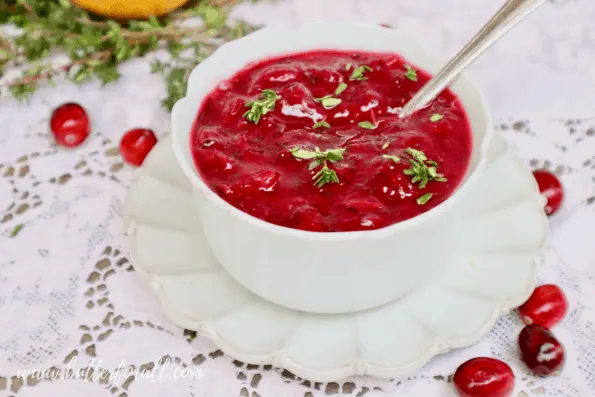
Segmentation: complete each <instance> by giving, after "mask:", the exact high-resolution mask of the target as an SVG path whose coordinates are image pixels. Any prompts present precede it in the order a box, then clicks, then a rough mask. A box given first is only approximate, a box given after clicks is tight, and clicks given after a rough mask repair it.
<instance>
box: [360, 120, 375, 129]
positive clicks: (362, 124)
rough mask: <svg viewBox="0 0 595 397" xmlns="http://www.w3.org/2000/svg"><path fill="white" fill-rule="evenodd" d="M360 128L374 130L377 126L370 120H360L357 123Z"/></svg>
mask: <svg viewBox="0 0 595 397" xmlns="http://www.w3.org/2000/svg"><path fill="white" fill-rule="evenodd" d="M357 125H359V126H360V127H361V128H365V129H366V130H375V129H376V128H377V127H378V126H377V125H376V124H374V123H372V122H370V121H360V122H359V123H357Z"/></svg>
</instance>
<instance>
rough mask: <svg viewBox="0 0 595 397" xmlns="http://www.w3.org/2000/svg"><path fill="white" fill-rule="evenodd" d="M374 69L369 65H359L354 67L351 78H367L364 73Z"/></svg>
mask: <svg viewBox="0 0 595 397" xmlns="http://www.w3.org/2000/svg"><path fill="white" fill-rule="evenodd" d="M373 70H374V69H372V68H371V67H369V66H368V65H362V66H358V67H356V68H355V69H353V72H351V77H349V80H367V77H365V76H364V74H365V73H366V72H372V71H373Z"/></svg>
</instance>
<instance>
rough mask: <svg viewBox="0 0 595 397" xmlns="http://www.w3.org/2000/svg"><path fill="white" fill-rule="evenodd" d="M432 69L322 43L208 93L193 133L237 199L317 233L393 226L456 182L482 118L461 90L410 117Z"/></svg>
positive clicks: (224, 188)
mask: <svg viewBox="0 0 595 397" xmlns="http://www.w3.org/2000/svg"><path fill="white" fill-rule="evenodd" d="M429 79H430V76H429V75H428V74H427V73H425V72H424V71H422V70H420V69H418V68H417V67H415V66H414V65H410V64H408V63H407V61H406V60H405V59H403V58H402V57H400V56H398V55H396V54H378V53H367V52H354V51H311V52H306V53H300V54H293V55H286V56H282V57H277V58H274V59H267V60H264V61H260V62H256V63H252V64H250V65H248V66H246V67H245V68H244V69H242V70H241V71H239V72H238V73H237V74H235V75H234V76H233V77H232V78H230V79H228V80H227V81H225V82H223V83H221V84H220V85H219V86H218V88H217V89H215V90H214V91H212V92H211V93H210V94H209V95H208V96H207V97H206V98H205V100H204V101H203V103H202V106H201V108H200V110H199V112H198V116H197V118H196V121H195V125H194V127H193V130H192V132H191V134H190V136H191V142H190V144H191V152H192V155H193V158H194V162H195V164H196V167H197V169H198V171H199V173H200V175H201V177H202V179H203V180H204V182H205V183H206V184H207V186H209V188H210V189H212V190H213V191H214V192H216V193H217V194H218V195H219V196H220V197H221V198H223V199H224V200H225V201H226V202H228V203H229V204H231V205H232V206H234V207H236V208H238V209H240V210H241V211H243V212H245V213H248V214H250V215H252V216H254V217H256V218H259V219H262V220H264V221H266V222H270V223H273V224H276V225H280V226H285V227H289V228H294V229H301V230H307V231H315V232H344V231H356V230H372V229H379V228H382V227H386V226H389V225H392V224H395V223H397V222H401V221H404V220H407V219H410V218H413V217H415V216H417V215H420V214H422V213H424V212H427V211H428V210H430V209H432V208H433V207H435V206H437V205H439V204H440V203H442V202H443V201H445V200H446V199H447V198H448V197H449V196H450V195H452V194H453V193H454V191H455V190H456V189H457V187H458V186H459V185H460V183H461V181H462V180H463V178H464V177H465V175H466V173H467V169H468V167H469V163H470V159H471V152H472V146H473V142H472V134H471V127H470V124H469V121H468V118H467V115H466V114H465V111H464V109H463V106H462V104H461V102H460V101H459V99H458V98H457V97H456V96H455V94H454V93H453V92H452V91H450V90H446V91H444V92H443V93H442V94H440V95H439V96H438V98H436V99H435V100H434V101H433V102H432V103H431V105H430V106H428V107H427V108H425V109H422V110H420V111H418V112H416V113H415V114H413V115H411V116H409V117H407V118H405V119H399V117H398V110H399V108H400V107H402V106H403V105H404V104H405V103H406V102H407V101H408V100H409V99H410V98H411V97H412V96H413V95H414V94H415V93H416V92H417V91H418V90H419V89H420V88H421V86H422V85H423V84H424V83H426V82H427V81H428V80H429Z"/></svg>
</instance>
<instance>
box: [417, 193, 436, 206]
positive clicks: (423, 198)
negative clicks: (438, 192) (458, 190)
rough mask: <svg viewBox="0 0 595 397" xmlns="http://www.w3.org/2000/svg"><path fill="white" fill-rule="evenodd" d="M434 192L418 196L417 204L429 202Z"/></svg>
mask: <svg viewBox="0 0 595 397" xmlns="http://www.w3.org/2000/svg"><path fill="white" fill-rule="evenodd" d="M432 196H433V194H432V193H426V194H424V195H423V196H421V197H418V198H417V204H419V205H424V204H425V203H427V202H428V201H430V199H431V198H432Z"/></svg>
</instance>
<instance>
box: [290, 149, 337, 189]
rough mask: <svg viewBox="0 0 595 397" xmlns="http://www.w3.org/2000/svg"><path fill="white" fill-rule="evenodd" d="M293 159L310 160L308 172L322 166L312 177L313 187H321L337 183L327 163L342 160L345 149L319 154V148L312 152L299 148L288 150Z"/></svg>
mask: <svg viewBox="0 0 595 397" xmlns="http://www.w3.org/2000/svg"><path fill="white" fill-rule="evenodd" d="M290 152H291V154H292V155H293V157H295V158H297V159H300V160H312V159H315V160H314V161H312V162H310V164H309V165H308V169H309V170H313V169H315V168H316V167H318V166H321V165H322V168H321V169H320V170H319V171H318V172H317V173H316V174H315V175H314V176H313V177H312V179H313V180H314V185H315V186H317V187H322V186H323V185H325V184H326V183H339V177H338V176H337V173H336V172H335V171H334V170H332V169H330V168H329V167H328V164H327V162H331V163H334V162H335V161H340V160H343V154H344V153H345V149H340V148H338V149H327V150H325V151H324V152H321V151H320V149H319V148H314V150H313V151H312V150H306V149H300V148H299V147H296V148H293V149H291V150H290Z"/></svg>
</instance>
